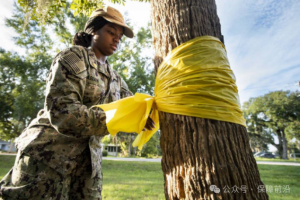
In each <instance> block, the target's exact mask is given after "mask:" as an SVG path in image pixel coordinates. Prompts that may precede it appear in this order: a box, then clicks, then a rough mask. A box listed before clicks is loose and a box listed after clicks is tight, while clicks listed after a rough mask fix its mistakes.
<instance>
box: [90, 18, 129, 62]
mask: <svg viewBox="0 0 300 200" xmlns="http://www.w3.org/2000/svg"><path fill="white" fill-rule="evenodd" d="M122 37H123V27H122V26H119V25H117V24H113V23H108V24H106V25H105V26H103V27H102V28H101V29H99V30H98V31H96V32H95V33H94V36H93V40H92V48H96V49H97V50H98V51H100V53H101V54H102V55H104V56H110V55H112V54H113V53H115V52H116V51H117V49H118V47H119V45H120V41H121V39H122Z"/></svg>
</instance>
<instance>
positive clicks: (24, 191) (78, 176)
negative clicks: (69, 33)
mask: <svg viewBox="0 0 300 200" xmlns="http://www.w3.org/2000/svg"><path fill="white" fill-rule="evenodd" d="M130 95H132V93H131V92H130V91H129V90H128V87H127V85H126V83H125V82H124V81H123V80H122V79H121V77H120V76H119V75H118V74H117V73H116V72H115V71H112V70H111V68H110V66H109V65H108V64H107V66H105V65H100V64H98V62H97V58H96V56H95V54H94V52H93V51H92V49H90V48H88V49H87V48H84V47H81V46H73V47H71V48H68V49H66V50H64V51H62V52H60V53H59V54H58V55H57V56H56V57H55V59H54V61H53V63H52V65H51V69H50V72H49V74H48V78H47V88H46V100H45V106H44V109H43V110H41V111H40V112H39V113H38V116H37V118H35V119H34V120H33V121H32V122H31V123H30V125H29V126H28V127H27V128H26V129H25V130H24V131H23V133H22V134H21V135H20V137H19V138H18V139H17V141H16V146H17V148H18V150H19V152H18V156H17V158H16V162H15V165H14V167H13V168H12V169H11V170H10V172H9V173H8V174H7V175H6V176H5V177H4V178H3V180H2V181H1V182H0V199H1V196H2V198H3V199H21V198H25V199H101V190H102V172H101V166H102V152H101V145H100V141H101V139H102V137H103V136H104V135H106V134H108V131H107V127H106V123H105V120H106V116H105V113H104V112H103V111H102V110H101V109H99V108H93V109H90V108H91V107H92V106H93V105H96V104H103V103H110V102H113V101H116V100H118V99H120V98H124V97H126V96H130Z"/></svg>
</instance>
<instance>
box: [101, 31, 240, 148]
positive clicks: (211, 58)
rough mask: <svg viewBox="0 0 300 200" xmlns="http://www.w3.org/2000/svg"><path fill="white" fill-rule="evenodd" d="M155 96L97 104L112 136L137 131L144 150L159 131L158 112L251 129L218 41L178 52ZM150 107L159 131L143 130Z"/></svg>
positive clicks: (164, 68) (160, 76)
mask: <svg viewBox="0 0 300 200" xmlns="http://www.w3.org/2000/svg"><path fill="white" fill-rule="evenodd" d="M154 93H155V97H152V96H150V95H147V94H140V93H136V94H135V95H134V96H132V97H127V98H124V99H121V100H118V101H115V102H113V103H110V104H102V105H97V107H100V108H101V109H102V110H104V111H105V113H106V117H107V119H106V123H107V128H108V131H109V133H110V134H111V135H115V134H117V133H118V132H120V131H122V132H128V133H130V132H136V133H138V136H137V137H136V139H135V141H134V142H133V146H138V147H139V149H141V148H142V147H143V145H144V144H145V143H146V142H147V141H148V140H149V139H150V138H151V137H152V135H153V134H154V133H155V132H156V131H157V130H158V129H159V117H158V111H163V112H167V113H173V114H180V115H187V116H193V117H201V118H208V119H214V120H220V121H227V122H232V123H237V124H241V125H243V126H246V124H245V119H244V118H243V112H242V111H241V108H240V103H239V96H238V89H237V86H236V84H235V76H234V74H233V72H232V70H231V69H230V66H229V62H228V59H227V55H226V49H225V47H224V45H223V44H222V43H221V42H220V40H219V39H217V38H215V37H212V36H202V37H197V38H195V39H193V40H190V41H188V42H186V43H184V44H182V45H180V46H178V47H176V48H175V49H173V50H172V51H171V52H170V53H169V54H168V56H167V57H166V58H165V59H164V61H163V62H162V63H161V65H160V67H159V68H158V72H157V76H156V81H155V89H154ZM151 109H152V112H151V114H150V117H151V118H152V119H153V121H154V122H155V129H153V130H152V131H149V130H146V131H143V128H144V127H145V124H146V121H147V118H148V116H149V113H150V111H151Z"/></svg>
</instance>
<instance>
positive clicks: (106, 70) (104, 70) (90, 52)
mask: <svg viewBox="0 0 300 200" xmlns="http://www.w3.org/2000/svg"><path fill="white" fill-rule="evenodd" d="M88 55H89V61H90V65H91V66H92V67H94V68H95V69H97V71H98V72H100V73H102V74H104V75H105V76H107V77H111V78H112V80H117V77H116V75H115V73H114V71H113V69H112V68H111V66H110V64H109V63H108V61H107V60H106V61H105V62H106V66H107V67H106V66H105V65H103V64H102V65H101V64H100V63H99V62H98V59H97V57H96V55H95V52H94V51H93V49H92V48H91V47H89V48H88Z"/></svg>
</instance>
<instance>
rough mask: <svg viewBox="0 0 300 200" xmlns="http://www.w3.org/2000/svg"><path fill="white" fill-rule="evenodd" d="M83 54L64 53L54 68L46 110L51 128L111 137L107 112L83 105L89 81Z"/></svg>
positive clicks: (48, 80)
mask: <svg viewBox="0 0 300 200" xmlns="http://www.w3.org/2000/svg"><path fill="white" fill-rule="evenodd" d="M87 75H88V74H87V68H86V62H85V61H84V55H83V54H82V55H80V54H78V52H77V53H74V52H72V51H70V50H69V51H66V52H63V53H62V54H61V55H59V56H57V59H56V60H55V61H54V63H53V64H52V66H51V69H50V72H49V75H48V78H47V89H46V101H45V109H46V110H47V113H48V115H49V116H48V118H49V120H50V123H51V125H52V126H53V127H54V128H55V129H56V130H57V131H58V132H59V133H61V134H66V135H70V136H76V137H82V136H92V135H97V136H104V135H106V134H108V131H107V127H106V115H105V112H104V111H102V110H101V109H99V108H95V109H89V108H88V107H87V106H86V105H84V104H83V97H84V91H85V86H86V78H87Z"/></svg>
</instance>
